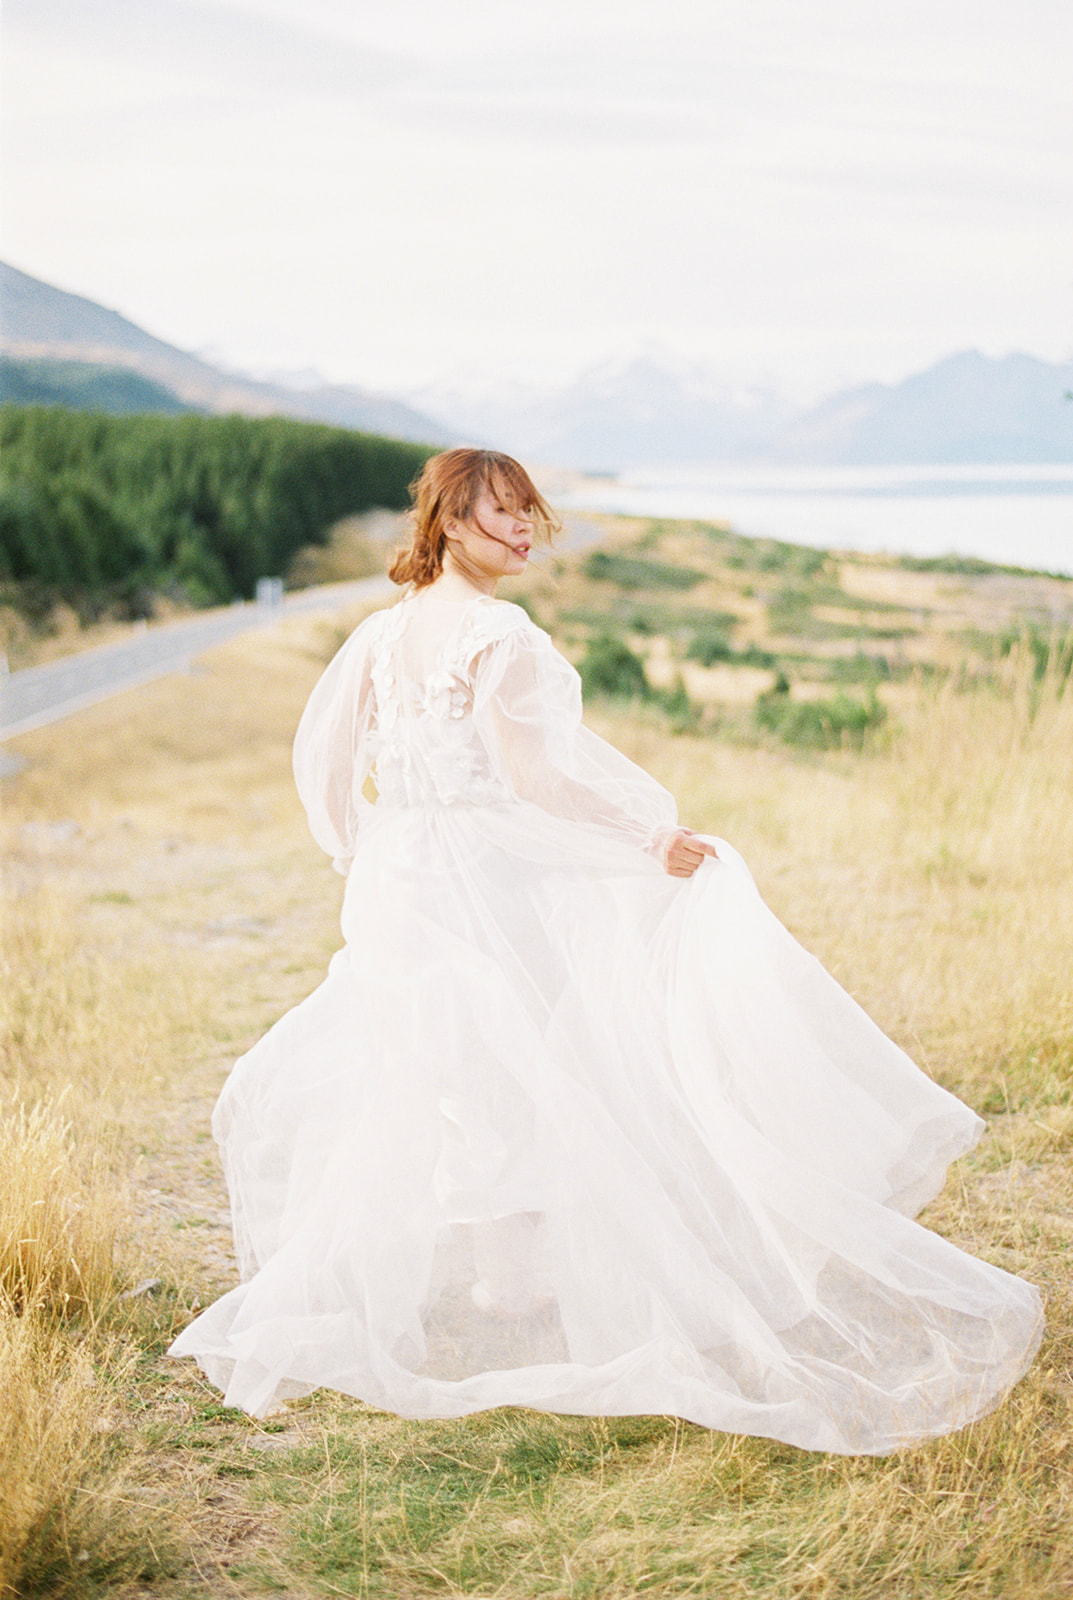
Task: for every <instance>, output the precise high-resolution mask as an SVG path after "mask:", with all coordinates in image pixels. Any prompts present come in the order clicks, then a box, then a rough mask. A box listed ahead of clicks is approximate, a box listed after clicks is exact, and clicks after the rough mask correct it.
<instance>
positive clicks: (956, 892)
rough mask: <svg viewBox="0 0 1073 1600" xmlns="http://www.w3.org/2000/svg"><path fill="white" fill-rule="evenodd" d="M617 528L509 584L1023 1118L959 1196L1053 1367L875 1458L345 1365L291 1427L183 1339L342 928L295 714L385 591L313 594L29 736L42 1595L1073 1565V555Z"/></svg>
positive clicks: (446, 1587) (26, 1357)
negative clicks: (550, 1411) (256, 1070)
mask: <svg viewBox="0 0 1073 1600" xmlns="http://www.w3.org/2000/svg"><path fill="white" fill-rule="evenodd" d="M604 531H605V534H606V538H605V540H604V542H603V543H602V544H601V545H600V546H599V548H598V549H595V550H592V549H590V550H589V551H587V552H581V553H578V554H574V555H567V556H562V557H545V558H544V559H543V560H542V561H541V562H539V563H538V564H537V565H536V566H535V568H534V570H533V571H532V572H531V573H530V574H529V575H528V576H527V578H526V579H525V580H523V581H522V582H521V584H520V585H519V586H517V587H516V588H515V589H514V590H513V593H512V596H511V597H514V598H521V599H523V601H524V603H525V604H526V605H527V606H528V607H529V608H530V610H531V611H532V612H533V614H534V615H535V616H536V617H537V619H538V620H539V621H540V622H541V623H542V624H544V625H545V626H548V627H550V628H551V629H552V631H553V632H554V633H555V635H556V637H557V638H558V640H559V641H560V643H561V644H562V646H563V648H564V649H565V650H566V651H567V653H568V654H569V655H571V657H572V658H573V659H575V660H576V661H578V663H579V664H580V665H581V667H582V670H583V671H584V672H586V673H587V675H588V681H589V684H590V688H591V689H592V690H593V698H592V701H591V705H590V711H589V718H590V721H591V722H592V724H593V726H595V727H596V728H597V729H598V730H599V731H600V732H602V733H604V734H606V735H607V736H608V737H610V738H611V739H613V740H614V742H615V743H617V744H618V745H619V746H620V747H621V748H623V749H624V750H626V751H627V752H628V753H629V754H630V755H632V756H634V757H635V758H636V759H637V760H639V761H641V762H642V763H643V764H644V765H645V766H647V767H648V768H649V769H650V770H651V771H653V772H654V773H655V774H656V775H657V776H658V777H659V778H660V779H661V780H662V781H663V782H664V783H666V784H667V785H668V786H669V787H670V788H671V789H673V790H674V791H675V793H676V794H677V795H678V796H679V799H680V802H681V810H682V815H683V819H684V820H685V821H686V822H688V823H689V824H690V825H691V826H694V827H697V828H702V829H707V830H711V831H714V832H717V833H720V834H722V835H724V836H726V837H728V838H729V839H731V840H732V841H733V842H734V843H735V844H736V845H737V846H738V848H739V849H741V850H742V852H743V853H744V854H745V856H746V858H747V859H748V860H749V862H750V864H751V866H752V868H753V870H754V873H755V875H756V877H757V880H758V882H759V884H760V887H761V890H762V892H763V893H764V895H765V897H766V898H767V899H768V901H769V903H771V905H772V906H773V907H774V909H775V910H776V911H777V912H778V914H779V915H780V916H781V917H782V918H783V920H784V921H785V922H786V923H787V924H788V925H789V926H790V927H791V929H792V930H793V931H794V932H795V933H796V934H797V935H798V937H799V938H801V939H802V941H803V942H804V943H806V944H807V945H808V946H809V947H810V948H811V949H813V950H814V951H815V952H816V953H817V954H818V955H819V956H820V957H821V959H822V960H823V961H824V962H825V963H826V964H827V965H828V967H829V968H830V969H831V970H832V971H833V972H834V973H835V974H836V976H838V977H839V979H840V980H841V981H842V982H843V983H844V984H845V985H846V986H847V987H848V988H849V989H850V990H851V991H852V992H853V993H854V994H855V995H856V996H857V997H858V998H859V999H860V1000H861V1001H862V1003H863V1004H865V1006H866V1007H867V1008H868V1009H869V1010H870V1012H871V1013H872V1015H873V1016H874V1017H875V1018H876V1020H877V1021H878V1022H879V1023H880V1024H881V1025H882V1026H883V1027H884V1028H885V1029H886V1030H887V1031H888V1032H890V1033H891V1034H892V1035H893V1036H894V1037H895V1038H896V1039H898V1041H899V1042H900V1043H902V1044H904V1045H905V1046H906V1047H907V1048H908V1049H909V1050H910V1051H911V1052H912V1053H913V1054H914V1056H915V1057H916V1059H917V1060H918V1061H920V1062H921V1064H922V1065H923V1066H924V1067H925V1069H926V1070H927V1071H929V1072H930V1073H932V1074H933V1075H934V1076H935V1077H936V1078H938V1079H939V1080H940V1081H941V1082H943V1083H944V1084H946V1085H947V1086H949V1087H951V1088H953V1089H954V1090H955V1091H956V1092H958V1093H959V1094H961V1095H962V1096H963V1097H964V1098H966V1099H967V1100H968V1101H969V1102H970V1103H971V1104H972V1105H974V1106H975V1107H976V1108H977V1109H978V1110H980V1111H981V1112H982V1113H983V1114H985V1115H986V1116H987V1117H988V1119H989V1131H988V1134H987V1136H986V1138H985V1140H984V1141H983V1142H982V1144H981V1145H980V1146H979V1147H978V1149H977V1150H976V1151H975V1152H973V1154H972V1155H971V1156H970V1157H968V1158H967V1159H966V1160H964V1161H963V1162H961V1163H960V1164H959V1166H958V1167H957V1169H956V1170H955V1171H954V1172H953V1173H952V1175H951V1178H950V1181H949V1183H948V1185H947V1187H946V1189H945V1191H944V1193H943V1194H942V1196H940V1198H939V1199H938V1200H937V1201H936V1202H935V1203H934V1204H933V1205H932V1206H931V1207H930V1208H929V1210H928V1212H927V1214H926V1216H925V1219H924V1220H925V1221H926V1223H927V1224H928V1225H929V1226H931V1227H934V1228H937V1229H938V1230H940V1231H941V1232H942V1233H944V1234H945V1235H946V1236H948V1237H950V1238H952V1239H954V1240H955V1241H956V1242H957V1243H959V1244H961V1245H962V1246H964V1247H965V1248H966V1249H969V1250H972V1251H974V1252H976V1253H978V1254H980V1255H983V1256H985V1257H987V1258H988V1259H990V1260H993V1261H995V1262H997V1263H999V1264H1000V1265H1002V1266H1004V1267H1007V1268H1008V1269H1010V1270H1012V1271H1015V1272H1018V1273H1021V1274H1023V1275H1024V1276H1026V1277H1028V1278H1030V1279H1032V1280H1033V1281H1034V1282H1036V1283H1038V1284H1039V1285H1040V1286H1041V1288H1042V1289H1043V1290H1044V1292H1045V1294H1046V1297H1047V1307H1048V1332H1047V1338H1046V1341H1045V1344H1044V1347H1043V1350H1042V1352H1041V1355H1040V1357H1039V1359H1038V1361H1037V1363H1036V1365H1035V1366H1034V1368H1033V1369H1032V1371H1031V1372H1030V1374H1029V1375H1028V1376H1027V1377H1026V1378H1025V1380H1024V1381H1023V1382H1022V1383H1021V1384H1020V1386H1019V1387H1018V1388H1017V1389H1016V1391H1015V1392H1014V1394H1013V1395H1012V1396H1011V1398H1010V1399H1009V1400H1008V1401H1007V1402H1006V1404H1005V1405H1004V1406H1002V1407H1001V1408H1000V1409H999V1410H998V1411H997V1412H995V1413H994V1414H993V1415H992V1416H991V1417H988V1418H986V1419H984V1420H983V1421H982V1422H980V1423H978V1424H976V1425H974V1426H973V1427H971V1428H969V1429H966V1430H964V1431H963V1432H961V1433H959V1434H956V1435H953V1436H951V1437H949V1438H946V1439H941V1440H937V1441H933V1442H931V1443H929V1444H926V1445H924V1446H922V1447H920V1448H918V1449H916V1450H912V1451H905V1452H899V1453H896V1454H893V1455H891V1456H888V1457H884V1458H879V1459H872V1458H863V1457H862V1458H834V1457H825V1456H821V1455H813V1454H809V1453H806V1452H801V1451H798V1450H795V1449H792V1448H791V1447H788V1446H783V1445H779V1444H774V1443H771V1442H768V1441H764V1440H757V1439H748V1438H738V1437H732V1436H727V1435H720V1434H712V1433H708V1432H706V1431H705V1430H703V1429H700V1428H697V1427H694V1426H691V1425H687V1424H683V1423H680V1422H677V1421H675V1420H674V1419H672V1418H663V1417H641V1418H631V1419H620V1420H610V1421H598V1420H590V1419H578V1418H571V1417H550V1416H541V1415H537V1414H534V1413H527V1412H523V1411H497V1412H492V1413H488V1414H485V1415H482V1416H479V1417H475V1418H470V1419H466V1420H462V1421H457V1422H456V1421H451V1422H435V1423H418V1424H414V1423H407V1422H403V1421H400V1420H398V1419H396V1418H394V1417H390V1416H385V1415H382V1414H379V1413H376V1412H373V1411H371V1410H368V1409H367V1408H365V1407H363V1406H361V1405H359V1404H357V1403H356V1402H353V1401H349V1400H345V1399H342V1398H340V1397H338V1396H334V1395H331V1394H326V1393H325V1394H319V1395H316V1396H313V1397H312V1398H311V1399H309V1400H307V1401H302V1402H296V1403H292V1404H290V1405H289V1406H288V1407H287V1408H286V1410H285V1412H283V1413H280V1414H278V1415H276V1416H274V1417H273V1418H271V1419H270V1420H269V1421H267V1422H261V1423H258V1422H254V1421H252V1420H251V1419H249V1418H247V1417H245V1416H243V1415H241V1414H239V1413H235V1412H233V1411H230V1410H227V1409H225V1408H224V1407H222V1406H221V1405H220V1404H219V1399H218V1396H217V1395H216V1394H215V1393H214V1392H213V1391H212V1390H210V1389H209V1387H208V1386H207V1385H206V1384H205V1383H204V1382H203V1381H202V1379H201V1378H200V1375H199V1374H198V1373H197V1372H196V1370H195V1369H194V1368H193V1367H192V1365H191V1364H190V1363H176V1362H171V1361H169V1360H167V1359H165V1358H164V1355H163V1352H164V1350H165V1348H166V1346H167V1344H168V1342H169V1340H170V1338H171V1337H172V1335H173V1333H174V1332H175V1331H177V1330H178V1328H179V1327H181V1326H182V1325H183V1324H184V1323H185V1322H186V1321H187V1320H188V1319H189V1317H190V1315H191V1314H192V1312H193V1311H194V1310H195V1309H196V1308H197V1307H198V1306H199V1305H203V1304H205V1303H206V1302H207V1301H208V1300H209V1299H210V1298H212V1297H214V1296H215V1295H217V1294H219V1293H220V1292H222V1291H223V1290H224V1289H226V1288H228V1287H229V1286H230V1285H231V1284H232V1283H233V1281H234V1263H233V1257H232V1254H231V1244H230V1234H229V1229H228V1221H227V1210H226V1207H227V1197H226V1193H225V1191H224V1188H223V1184H222V1180H221V1176H220V1172H219V1168H218V1164H217V1160H216V1155H215V1150H214V1147H213V1145H212V1141H211V1138H210V1136H209V1129H208V1119H209V1112H210V1110H211V1106H212V1103H213V1100H214V1098H215V1096H216V1094H217V1092H218V1090H219V1087H220V1084H221V1082H222V1080H223V1076H224V1074H225V1073H226V1071H227V1069H228V1067H229V1065H230V1062H231V1061H232V1060H233V1058H234V1057H235V1055H236V1054H238V1053H239V1052H240V1051H242V1050H243V1049H244V1048H246V1047H247V1046H248V1045H249V1044H250V1043H252V1042H253V1040H254V1039H255V1038H257V1037H258V1036H259V1035H260V1034H261V1033H262V1032H263V1031H264V1029H265V1028H266V1027H267V1026H268V1025H269V1024H270V1023H271V1022H272V1021H273V1020H275V1018H276V1017H277V1016H278V1015H279V1014H280V1013H281V1012H282V1011H283V1010H284V1009H285V1008H286V1007H288V1006H289V1005H291V1004H293V1003H294V1002H295V1001H297V1000H298V999H300V998H301V997H302V996H304V995H305V994H307V993H308V992H309V991H310V990H311V989H312V988H313V987H314V985H315V984H316V983H317V982H318V981H319V979H320V977H321V976H322V974H323V972H324V969H325V966H326V964H327V960H328V957H329V956H330V954H331V952H332V951H333V950H334V949H335V948H336V945H337V942H338V929H337V917H338V908H339V901H340V896H341V889H342V884H341V881H340V880H339V879H338V878H336V877H335V876H334V875H333V874H332V873H331V871H330V870H329V868H328V864H327V862H326V861H325V860H324V859H323V858H322V857H321V855H320V853H319V852H318V850H317V848H316V846H315V845H314V844H313V843H312V841H311V839H310V838H309V836H308V834H307V832H306V829H305V824H304V818H303V817H302V814H301V812H300V809H299V806H298V802H297V798H296V796H295V794H294V791H293V785H292V781H291V776H290V765H289V758H290V741H291V737H292V735H293V730H294V727H295V724H296V722H297V718H298V715H299V713H300V711H301V707H302V705H303V703H304V700H305V697H306V695H307V694H308V692H309V689H310V688H311V687H312V684H313V682H314V681H315V679H316V677H317V675H318V674H319V672H320V671H321V669H322V667H323V666H324V664H325V663H326V661H327V660H328V659H329V658H330V656H331V654H332V653H333V652H334V650H335V648H337V646H338V644H339V643H340V642H341V640H342V638H343V637H345V634H346V632H347V631H348V630H349V628H350V627H352V626H353V625H354V623H355V622H356V621H357V620H358V616H359V615H360V614H357V613H356V614H353V615H351V616H348V617H323V618H312V619H309V618H302V619H295V620H294V621H291V622H287V623H284V624H281V625H279V626H277V627H276V628H275V629H274V630H271V631H265V632H263V633H259V634H251V635H247V636H245V637H243V638H241V639H238V640H236V641H233V642H231V643H230V644H228V645H226V646H224V647H221V648H219V649H217V650H215V651H213V652H212V653H210V654H209V655H208V656H206V657H205V658H203V660H202V661H201V662H200V663H199V665H198V666H197V667H196V669H195V670H194V672H193V673H192V674H190V675H189V676H187V677H173V678H170V679H165V680H162V681H160V682H158V683H155V684H150V685H146V686H144V687H143V688H141V689H138V690H135V691H132V692H130V693H128V694H126V695H124V696H122V697H121V698H118V699H116V700H114V701H111V702H107V703H105V704H102V705H98V706H95V707H92V708H90V709H88V710H86V711H84V712H82V713H80V714H79V715H78V716H77V717H75V718H72V719H69V720H68V721H66V722H61V723H58V724H56V725H55V726H54V727H52V728H48V729H43V730H40V731H39V732H37V733H35V734H32V735H27V736H25V737H23V738H21V739H19V740H17V741H15V742H14V744H13V746H9V747H8V749H9V750H10V749H12V748H13V749H14V750H15V751H16V752H17V753H18V754H20V755H21V756H22V757H23V758H24V760H25V765H24V767H23V768H22V770H21V771H19V772H17V773H15V774H14V775H12V776H9V777H7V778H6V779H4V780H3V790H2V793H3V821H2V828H3V845H4V853H5V857H4V858H5V869H4V884H3V901H4V903H3V919H4V945H3V956H2V960H3V985H2V999H0V1005H2V1008H3V1012H2V1025H3V1044H2V1049H3V1056H2V1060H0V1117H2V1119H3V1128H2V1129H0V1168H2V1173H0V1212H2V1214H3V1221H4V1226H3V1229H2V1230H0V1351H2V1354H0V1390H2V1394H0V1460H2V1461H3V1462H4V1476H5V1491H4V1493H3V1494H2V1495H0V1595H11V1596H15V1595H20V1596H22V1595H25V1596H30V1595H36V1594H41V1595H44V1594H48V1595H69V1596H75V1597H89V1596H92V1595H100V1594H108V1595H115V1596H137V1595H161V1596H166V1597H175V1600H178V1597H184V1596H190V1597H194V1596H211V1597H221V1600H222V1597H225V1596H262V1595H273V1594H275V1595H284V1596H295V1597H309V1600H312V1597H320V1596H333V1595H334V1596H338V1595H343V1596H351V1597H354V1600H359V1597H360V1600H365V1597H369V1600H379V1597H383V1600H432V1597H444V1600H462V1597H464V1596H471V1597H476V1596H482V1597H489V1600H491V1597H499V1600H537V1597H549V1600H597V1597H599V1600H628V1597H632V1596H642V1595H643V1596H653V1597H657V1596H658V1597H664V1596H668V1597H669V1596H700V1597H706V1600H707V1597H718V1600H723V1597H728V1600H729V1597H735V1600H738V1597H740V1600H754V1597H755V1600H760V1597H763V1600H806V1597H808V1600H849V1597H867V1600H872V1597H876V1600H917V1597H920V1600H924V1597H928V1600H930V1597H932V1596H935V1597H941V1600H955V1597H957V1600H985V1597H986V1600H1059V1597H1063V1596H1069V1595H1070V1594H1073V1270H1071V1269H1073V1249H1071V1246H1073V1103H1071V1094H1070V1090H1071V1084H1073V679H1071V677H1070V670H1069V668H1070V661H1069V655H1068V649H1067V646H1065V645H1063V644H1062V642H1061V641H1063V640H1068V639H1069V637H1070V630H1071V627H1073V582H1065V581H1062V580H1058V579H1048V578H1045V577H1040V576H1034V575H1027V574H1019V573H1016V572H1010V571H998V570H995V569H986V570H975V569H974V568H973V567H972V564H965V565H964V566H963V570H944V569H943V567H942V565H941V564H937V565H933V566H932V567H931V568H929V567H928V566H927V565H926V564H921V563H916V564H909V563H899V562H897V561H893V560H889V561H888V560H880V559H876V558H864V557H861V558H851V557H836V556H828V555H825V554H824V553H822V552H804V551H795V550H794V549H793V547H790V546H782V545H777V544H775V543H774V542H772V541H762V542H761V541H747V540H742V539H738V538H736V536H734V535H733V534H731V533H729V532H728V531H727V530H725V529H719V528H712V527H708V526H707V525H703V524H658V523H642V522H637V521H629V520H627V519H607V521H606V523H605V524H604ZM366 557H367V551H365V552H364V554H363V559H365V558H366ZM332 575H333V576H345V575H346V573H345V572H344V571H342V570H340V569H339V568H338V567H337V568H333V569H332ZM504 592H506V591H504ZM612 646H615V647H617V650H618V654H616V652H615V649H613V648H612ZM622 650H625V651H626V652H627V654H628V655H629V658H630V660H631V661H632V662H634V663H635V665H634V666H632V667H631V666H629V665H628V664H626V665H624V662H625V657H624V656H623V655H622V653H621V652H622ZM616 662H617V663H618V665H617V667H616V665H615V663H616ZM638 667H639V668H640V676H638ZM616 672H618V673H619V676H618V677H617V678H616V677H615V673H616ZM601 674H603V676H602V677H601ZM623 674H624V676H623ZM623 683H632V685H633V688H632V691H631V695H632V697H630V698H624V697H623V692H622V684H623ZM616 685H617V687H616ZM601 687H602V688H603V691H604V692H603V693H602V694H601V693H600V690H601ZM801 708H811V709H806V710H802V709H801ZM855 708H856V709H855Z"/></svg>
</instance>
